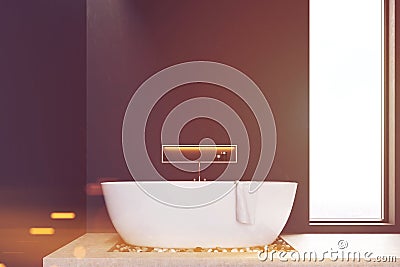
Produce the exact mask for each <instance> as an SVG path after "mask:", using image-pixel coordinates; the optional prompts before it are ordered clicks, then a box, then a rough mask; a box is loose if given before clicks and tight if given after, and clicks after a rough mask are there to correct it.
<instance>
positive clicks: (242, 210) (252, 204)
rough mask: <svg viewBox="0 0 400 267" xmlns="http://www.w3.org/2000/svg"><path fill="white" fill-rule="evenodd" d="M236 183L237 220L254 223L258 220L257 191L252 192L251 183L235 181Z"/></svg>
mask: <svg viewBox="0 0 400 267" xmlns="http://www.w3.org/2000/svg"><path fill="white" fill-rule="evenodd" d="M235 184H236V221H238V222H240V223H243V224H254V223H255V221H256V218H255V214H256V203H257V199H256V196H257V193H256V192H254V193H252V194H251V193H250V192H249V191H250V183H249V182H247V183H242V182H239V181H235Z"/></svg>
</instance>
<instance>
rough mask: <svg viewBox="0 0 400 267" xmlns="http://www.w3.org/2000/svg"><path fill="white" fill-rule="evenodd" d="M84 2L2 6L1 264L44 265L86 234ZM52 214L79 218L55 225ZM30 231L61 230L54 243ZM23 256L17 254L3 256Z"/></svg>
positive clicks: (19, 1) (42, 0)
mask: <svg viewBox="0 0 400 267" xmlns="http://www.w3.org/2000/svg"><path fill="white" fill-rule="evenodd" d="M85 5H86V4H85V1H84V0H74V1H70V0H35V1H23V0H1V1H0V92H1V96H0V123H1V128H0V162H1V163H0V166H1V171H0V214H1V219H0V262H3V263H4V264H6V266H41V258H42V257H43V256H44V255H46V254H48V253H50V252H51V251H53V250H55V249H57V248H59V247H61V246H62V245H64V244H66V243H68V242H69V241H70V240H72V239H74V238H76V237H77V236H78V235H80V234H82V233H84V232H85V230H86V229H85V228H86V223H85V222H86V213H85V208H86V207H85V206H86V204H85V202H86V199H85V177H86V162H85V153H86V151H85V150H86V148H85V147H86V125H85V123H86V62H85V61H86V45H85V42H86V27H85V23H86V20H85V17H86V7H85ZM52 211H74V212H76V213H77V217H76V219H75V220H73V221H65V222H59V221H53V220H51V219H50V217H49V215H50V212H52ZM30 227H54V228H55V229H56V234H55V235H54V236H49V237H43V236H42V237H38V236H30V235H29V228H30ZM3 252H17V253H3Z"/></svg>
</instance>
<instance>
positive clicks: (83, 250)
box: [43, 233, 400, 267]
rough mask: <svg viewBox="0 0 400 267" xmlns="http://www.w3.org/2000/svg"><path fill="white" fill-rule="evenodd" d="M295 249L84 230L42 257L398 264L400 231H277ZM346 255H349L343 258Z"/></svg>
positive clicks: (70, 265)
mask: <svg viewBox="0 0 400 267" xmlns="http://www.w3.org/2000/svg"><path fill="white" fill-rule="evenodd" d="M282 237H283V238H284V239H285V240H286V241H287V242H288V243H289V244H290V245H292V246H293V247H294V248H295V249H296V251H289V252H277V251H271V252H269V253H268V254H265V253H263V254H261V255H260V257H261V259H262V260H264V261H262V260H260V259H259V255H258V252H255V251H251V252H170V251H168V252H167V251H164V252H161V250H159V251H160V252H154V250H152V251H153V252H119V251H118V252H113V250H115V246H116V244H118V243H119V242H120V238H119V236H118V235H117V234H115V233H88V234H85V235H83V236H81V237H79V238H78V239H76V240H74V241H72V242H71V243H69V244H67V245H66V246H64V247H62V248H60V249H58V250H57V251H55V252H53V253H51V254H50V255H48V256H46V257H45V258H44V259H43V266H44V267H55V266H57V267H77V266H79V267H82V266H88V267H93V266H96V267H104V266H107V267H114V266H115V267H116V266H121V267H128V266H265V265H267V264H268V265H269V266H271V265H277V266H288V265H292V266H297V265H303V266H310V265H314V266H317V265H318V266H319V265H326V266H337V265H347V266H353V265H357V266H376V265H379V266H399V265H400V234H396V235H394V234H303V235H283V236H282ZM347 258H349V260H347Z"/></svg>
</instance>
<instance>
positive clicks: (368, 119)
mask: <svg viewBox="0 0 400 267" xmlns="http://www.w3.org/2000/svg"><path fill="white" fill-rule="evenodd" d="M390 5H394V0H388V1H384V0H310V26H309V27H310V39H309V41H310V58H309V60H310V61H309V64H310V77H309V78H310V79H309V82H310V91H309V94H310V99H309V105H310V106H309V107H310V109H309V114H310V115H309V119H310V128H309V134H310V137H309V155H310V158H309V159H310V165H309V175H310V176H309V177H310V180H309V190H310V191H309V192H310V202H309V203H310V205H309V218H310V221H311V222H337V221H341V222H344V221H350V222H354V221H358V222H367V221H368V222H382V221H387V219H388V216H389V215H388V214H389V213H390V212H389V209H388V207H387V204H388V203H389V195H390V194H391V189H390V188H389V186H390V181H391V179H394V178H393V177H394V171H393V170H394V163H393V160H394V159H391V157H393V158H394V143H393V142H394V141H393V140H394V139H393V138H394V134H393V133H392V132H393V131H394V130H393V129H394V123H393V121H394V120H393V118H391V117H390V116H391V114H392V113H393V114H394V103H393V101H394V98H393V96H394V95H392V94H393V92H394V83H393V81H392V80H391V77H393V76H394V67H393V66H394V64H393V60H392V58H394V43H392V42H394V41H393V40H394V37H393V36H394V30H393V27H394V26H392V24H391V23H393V25H394V22H393V21H394V20H393V21H392V18H394V15H393V14H392V12H394V11H391V10H394V8H390ZM392 139H393V140H392ZM390 177H392V178H390Z"/></svg>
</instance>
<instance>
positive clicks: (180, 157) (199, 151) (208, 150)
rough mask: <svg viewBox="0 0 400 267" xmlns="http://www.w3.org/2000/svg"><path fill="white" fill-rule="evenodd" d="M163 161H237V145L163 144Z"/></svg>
mask: <svg viewBox="0 0 400 267" xmlns="http://www.w3.org/2000/svg"><path fill="white" fill-rule="evenodd" d="M161 162H162V163H225V164H227V163H237V145H162V147H161Z"/></svg>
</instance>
